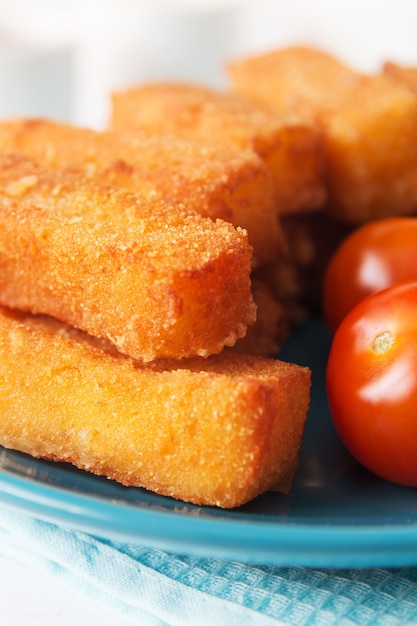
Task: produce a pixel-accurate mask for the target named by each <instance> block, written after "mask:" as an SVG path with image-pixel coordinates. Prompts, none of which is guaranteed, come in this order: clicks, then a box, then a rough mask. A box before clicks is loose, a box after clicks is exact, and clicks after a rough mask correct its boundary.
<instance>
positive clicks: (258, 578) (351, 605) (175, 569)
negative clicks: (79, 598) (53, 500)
mask: <svg viewBox="0 0 417 626" xmlns="http://www.w3.org/2000/svg"><path fill="white" fill-rule="evenodd" d="M0 551H1V552H2V553H3V554H6V555H9V556H13V557H14V558H17V559H19V560H20V561H23V562H25V563H26V564H28V565H30V566H31V567H32V568H33V567H35V568H36V569H38V570H39V571H40V572H46V571H47V572H49V573H53V574H54V576H55V577H56V578H57V580H58V581H60V582H61V583H62V584H63V585H65V586H66V587H68V588H70V589H72V590H76V591H78V592H79V593H82V594H84V595H86V596H88V597H89V598H91V599H93V600H94V601H96V602H97V603H98V604H99V605H100V606H101V607H105V608H107V609H108V610H109V611H111V612H113V613H114V615H115V616H118V617H119V618H120V619H123V620H124V621H125V622H127V623H131V624H133V625H135V626H136V625H137V626H235V625H236V626H279V625H288V626H298V625H302V626H328V625H338V626H405V625H412V624H415V625H416V626H417V568H403V569H397V570H385V569H372V570H367V569H360V570H358V569H347V570H325V569H319V570H317V569H305V568H299V567H297V568H288V567H271V566H253V565H246V564H242V563H236V562H227V561H222V560H220V559H205V558H200V557H198V558H197V557H186V556H178V555H173V554H169V553H166V552H164V551H161V550H154V549H149V548H145V547H141V546H135V545H130V544H122V543H115V542H110V541H103V540H100V539H97V538H95V537H92V536H90V535H87V534H84V533H80V532H74V531H69V530H66V529H63V528H60V527H58V526H56V525H54V524H51V523H47V522H43V521H39V520H36V519H34V518H31V517H29V516H27V515H25V514H21V513H18V512H16V511H14V510H11V509H9V508H7V507H2V508H0Z"/></svg>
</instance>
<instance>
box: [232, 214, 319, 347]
mask: <svg viewBox="0 0 417 626" xmlns="http://www.w3.org/2000/svg"><path fill="white" fill-rule="evenodd" d="M307 215H310V213H307ZM294 219H295V217H294ZM283 263H285V259H283V261H281V262H280V263H278V264H273V267H280V266H281V265H282V264H283ZM270 267H271V266H269V265H264V266H262V268H260V269H259V270H258V271H254V272H252V294H253V299H254V301H255V304H256V310H257V314H256V321H255V323H254V324H252V325H251V326H249V328H248V330H247V333H246V335H245V336H244V337H243V338H242V339H239V341H237V342H236V343H235V345H234V346H233V347H232V348H230V349H231V350H234V351H236V352H241V353H243V354H256V355H258V356H263V357H269V358H271V357H274V356H276V354H277V353H278V350H279V349H280V347H281V346H282V344H283V343H284V341H285V340H286V339H288V337H289V335H290V322H291V321H292V320H291V319H290V316H289V309H288V306H287V302H286V301H285V299H284V298H282V294H281V293H279V298H277V295H278V291H277V290H275V289H273V288H272V286H271V285H270V284H267V283H266V281H264V280H262V279H261V275H262V273H263V272H264V271H265V270H266V268H270Z"/></svg>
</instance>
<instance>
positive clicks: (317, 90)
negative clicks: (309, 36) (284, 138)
mask: <svg viewBox="0 0 417 626" xmlns="http://www.w3.org/2000/svg"><path fill="white" fill-rule="evenodd" d="M228 69H229V74H230V77H231V81H232V83H233V86H234V88H235V89H237V90H238V91H239V92H240V93H245V94H247V95H256V96H257V97H258V98H260V99H262V101H264V102H265V103H268V104H269V105H270V106H271V107H273V108H274V110H275V111H276V113H277V115H282V114H285V113H286V114H289V113H291V112H292V111H294V110H295V111H298V112H300V111H301V112H303V114H304V115H306V116H310V118H313V119H315V120H316V123H317V124H318V125H319V126H321V128H322V131H323V137H324V162H325V176H326V185H327V189H328V201H327V207H328V210H329V212H330V213H331V215H332V216H333V217H335V218H336V219H338V220H340V221H344V222H345V223H346V224H352V225H355V224H356V225H357V224H361V223H363V222H366V221H369V220H372V219H376V218H383V217H389V216H392V215H409V214H414V213H416V212H417V95H416V93H415V92H414V93H413V91H412V89H411V88H410V85H409V84H408V86H405V85H403V84H401V81H399V80H394V79H393V76H392V74H393V68H392V67H391V70H390V68H389V67H387V68H386V72H385V75H366V74H362V73H359V72H356V71H355V70H353V69H351V68H350V67H348V66H346V65H345V64H343V63H341V62H340V61H339V60H338V59H336V58H335V57H334V56H332V55H330V54H326V53H325V52H323V51H321V50H317V49H314V48H311V47H302V46H300V47H289V48H282V49H278V50H274V51H271V52H269V53H266V54H263V55H258V56H254V57H252V58H246V59H241V60H236V61H233V62H232V63H230V64H229V68H228ZM388 74H391V76H389V75H388ZM396 74H397V77H398V74H399V73H398V71H397V72H396Z"/></svg>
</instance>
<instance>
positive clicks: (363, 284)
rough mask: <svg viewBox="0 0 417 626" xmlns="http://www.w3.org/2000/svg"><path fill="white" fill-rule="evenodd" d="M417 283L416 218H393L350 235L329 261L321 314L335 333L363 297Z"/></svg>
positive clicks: (371, 224)
mask: <svg viewBox="0 0 417 626" xmlns="http://www.w3.org/2000/svg"><path fill="white" fill-rule="evenodd" d="M406 280H417V218H415V217H393V218H388V219H383V220H377V221H375V222H369V223H367V224H364V225H363V226H360V227H359V228H358V229H356V230H355V231H353V232H352V233H351V234H350V235H348V237H347V238H346V239H345V240H344V241H343V242H342V244H341V245H340V247H339V248H338V249H337V250H336V252H335V253H334V255H333V257H332V258H331V260H330V262H329V265H328V267H327V270H326V274H325V278H324V292H323V310H324V317H325V319H326V321H327V324H328V326H329V328H330V329H331V330H332V331H335V330H336V328H337V327H338V325H339V324H340V322H341V321H342V319H343V318H344V317H345V315H346V314H347V313H348V312H349V311H350V310H351V309H352V308H353V307H354V306H355V305H356V304H357V303H358V302H360V301H361V300H362V299H363V298H364V297H366V296H367V295H369V294H370V293H373V292H375V291H378V290H380V289H385V288H386V287H390V286H391V285H394V284H396V283H399V282H402V281H406Z"/></svg>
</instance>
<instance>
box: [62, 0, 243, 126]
mask: <svg viewBox="0 0 417 626" xmlns="http://www.w3.org/2000/svg"><path fill="white" fill-rule="evenodd" d="M239 5H240V2H239V0H214V1H213V0H211V1H210V0H188V1H187V0H77V2H76V3H74V7H76V11H77V18H78V35H77V42H76V43H77V45H76V62H75V69H76V72H75V75H76V83H75V120H76V122H77V123H79V124H82V125H87V126H92V127H96V128H101V127H103V126H105V125H106V124H107V121H108V118H109V109H110V100H109V94H110V92H111V91H112V90H115V89H119V88H123V87H125V86H130V85H133V84H138V83H140V82H144V81H149V80H188V81H197V82H201V83H205V84H210V85H213V86H220V85H221V84H222V82H223V80H224V78H223V66H224V62H225V60H226V59H227V58H229V57H230V56H231V55H232V54H233V53H234V52H235V51H236V38H237V30H238V20H237V15H238V12H239Z"/></svg>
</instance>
